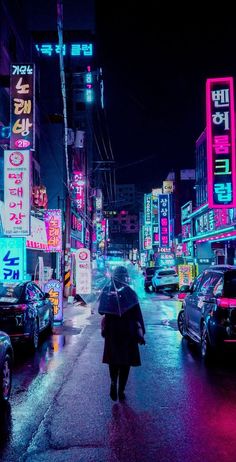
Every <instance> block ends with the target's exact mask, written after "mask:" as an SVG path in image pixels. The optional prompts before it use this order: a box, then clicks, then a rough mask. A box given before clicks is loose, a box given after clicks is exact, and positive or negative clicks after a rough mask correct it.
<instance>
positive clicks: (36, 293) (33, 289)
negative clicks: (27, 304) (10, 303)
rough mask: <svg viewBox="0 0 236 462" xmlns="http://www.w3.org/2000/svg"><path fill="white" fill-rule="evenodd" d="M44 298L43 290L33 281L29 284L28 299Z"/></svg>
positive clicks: (27, 289)
mask: <svg viewBox="0 0 236 462" xmlns="http://www.w3.org/2000/svg"><path fill="white" fill-rule="evenodd" d="M42 299H43V293H42V292H41V290H40V289H39V288H38V287H37V286H36V285H35V284H33V283H30V284H28V285H27V288H26V300H28V301H36V300H42Z"/></svg>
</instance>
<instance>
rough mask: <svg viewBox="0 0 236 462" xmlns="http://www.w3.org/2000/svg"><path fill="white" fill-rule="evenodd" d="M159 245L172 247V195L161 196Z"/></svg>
mask: <svg viewBox="0 0 236 462" xmlns="http://www.w3.org/2000/svg"><path fill="white" fill-rule="evenodd" d="M158 199H159V213H158V215H159V245H160V247H161V248H166V247H170V195H169V194H160V195H159V198H158Z"/></svg>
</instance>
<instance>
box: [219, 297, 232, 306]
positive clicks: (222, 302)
mask: <svg viewBox="0 0 236 462" xmlns="http://www.w3.org/2000/svg"><path fill="white" fill-rule="evenodd" d="M217 306H219V308H236V299H235V298H225V297H220V298H217Z"/></svg>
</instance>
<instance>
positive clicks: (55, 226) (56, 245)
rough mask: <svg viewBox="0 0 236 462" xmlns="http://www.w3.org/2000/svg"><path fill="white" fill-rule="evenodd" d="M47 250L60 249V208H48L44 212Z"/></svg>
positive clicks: (57, 250)
mask: <svg viewBox="0 0 236 462" xmlns="http://www.w3.org/2000/svg"><path fill="white" fill-rule="evenodd" d="M44 222H45V226H46V233H47V241H48V251H49V252H61V251H62V215H61V210H60V209H55V210H54V209H48V210H47V211H46V212H45V213H44Z"/></svg>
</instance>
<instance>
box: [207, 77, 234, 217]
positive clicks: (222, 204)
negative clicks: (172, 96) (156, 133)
mask: <svg viewBox="0 0 236 462" xmlns="http://www.w3.org/2000/svg"><path fill="white" fill-rule="evenodd" d="M206 115H207V131H206V134H207V175H208V177H207V186H208V204H209V208H222V209H224V208H232V207H236V160H235V109H234V87H233V78H232V77H223V78H214V79H207V82H206Z"/></svg>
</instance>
